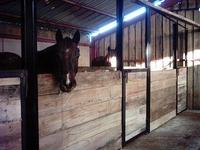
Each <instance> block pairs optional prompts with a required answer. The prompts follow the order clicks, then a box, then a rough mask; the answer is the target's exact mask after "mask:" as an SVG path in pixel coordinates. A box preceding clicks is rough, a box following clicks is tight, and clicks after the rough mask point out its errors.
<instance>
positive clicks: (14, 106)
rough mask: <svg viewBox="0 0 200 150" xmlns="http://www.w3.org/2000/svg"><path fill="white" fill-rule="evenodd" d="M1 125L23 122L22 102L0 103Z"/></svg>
mask: <svg viewBox="0 0 200 150" xmlns="http://www.w3.org/2000/svg"><path fill="white" fill-rule="evenodd" d="M0 106H1V107H0V123H3V122H9V121H17V120H21V103H20V101H19V100H18V101H10V102H0Z"/></svg>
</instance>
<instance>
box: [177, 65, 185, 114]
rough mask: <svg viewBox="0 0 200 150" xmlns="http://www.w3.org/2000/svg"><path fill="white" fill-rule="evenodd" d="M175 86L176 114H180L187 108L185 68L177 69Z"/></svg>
mask: <svg viewBox="0 0 200 150" xmlns="http://www.w3.org/2000/svg"><path fill="white" fill-rule="evenodd" d="M177 86H178V87H177V102H178V104H177V106H178V110H177V112H178V113H180V112H182V111H183V110H185V109H186V108H187V68H180V69H178V85H177Z"/></svg>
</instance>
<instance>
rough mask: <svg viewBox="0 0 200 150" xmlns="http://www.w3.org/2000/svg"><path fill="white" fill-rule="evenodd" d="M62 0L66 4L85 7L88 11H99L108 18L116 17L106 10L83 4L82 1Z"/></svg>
mask: <svg viewBox="0 0 200 150" xmlns="http://www.w3.org/2000/svg"><path fill="white" fill-rule="evenodd" d="M63 1H64V2H66V3H68V4H71V5H74V6H77V7H80V8H84V9H87V10H90V11H93V12H96V13H99V14H101V15H104V16H108V17H110V18H114V19H116V16H115V15H112V14H110V13H108V12H103V11H102V10H99V9H97V8H94V7H91V6H88V5H84V4H82V3H78V2H75V1H73V0H63Z"/></svg>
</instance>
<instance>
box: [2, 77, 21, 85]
mask: <svg viewBox="0 0 200 150" xmlns="http://www.w3.org/2000/svg"><path fill="white" fill-rule="evenodd" d="M19 84H20V78H0V86H6V85H19Z"/></svg>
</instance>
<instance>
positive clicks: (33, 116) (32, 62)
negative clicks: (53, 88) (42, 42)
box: [21, 0, 39, 150]
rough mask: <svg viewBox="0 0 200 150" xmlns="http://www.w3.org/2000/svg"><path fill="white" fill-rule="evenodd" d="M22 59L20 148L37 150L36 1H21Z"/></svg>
mask: <svg viewBox="0 0 200 150" xmlns="http://www.w3.org/2000/svg"><path fill="white" fill-rule="evenodd" d="M21 4H22V7H21V8H22V19H23V22H22V30H21V31H22V59H23V68H24V69H25V70H27V73H28V76H27V86H28V89H27V97H26V98H25V101H24V109H23V110H24V113H23V116H22V126H23V129H22V132H23V137H22V141H23V142H22V143H23V145H22V148H23V150H38V149H39V136H38V88H37V86H38V85H37V71H36V55H37V34H36V33H37V32H36V0H22V1H21Z"/></svg>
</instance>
